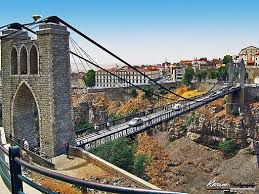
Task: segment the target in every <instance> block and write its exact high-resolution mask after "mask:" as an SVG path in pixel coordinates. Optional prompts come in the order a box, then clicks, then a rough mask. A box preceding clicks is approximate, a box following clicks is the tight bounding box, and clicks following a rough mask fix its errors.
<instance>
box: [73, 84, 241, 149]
mask: <svg viewBox="0 0 259 194" xmlns="http://www.w3.org/2000/svg"><path fill="white" fill-rule="evenodd" d="M238 89H239V88H234V89H230V88H226V89H223V90H222V93H218V94H217V93H214V94H213V96H211V97H209V98H206V99H204V100H202V101H197V102H196V103H194V104H183V105H184V106H183V107H182V108H181V109H180V110H174V111H172V110H170V111H169V110H168V111H164V112H161V114H158V115H156V116H155V117H152V118H150V119H148V120H146V121H144V122H143V123H142V124H141V125H139V126H127V127H123V128H122V129H120V130H114V131H110V132H103V133H99V134H98V135H96V138H92V137H94V136H91V137H87V138H84V137H83V138H79V139H77V145H78V146H80V147H84V148H85V149H87V150H88V149H91V148H96V147H97V146H99V145H101V144H104V143H105V142H107V141H110V140H114V139H117V138H119V137H122V136H132V135H136V134H138V133H141V132H143V131H145V130H148V129H149V128H152V127H154V126H156V125H158V124H160V123H163V122H165V121H168V120H170V119H172V118H173V117H176V116H180V115H182V114H185V113H186V112H189V111H191V110H194V109H196V108H198V107H200V106H203V105H205V104H207V103H209V102H211V101H213V100H215V99H217V98H219V97H222V96H225V95H226V94H228V93H230V92H233V91H235V90H238Z"/></svg>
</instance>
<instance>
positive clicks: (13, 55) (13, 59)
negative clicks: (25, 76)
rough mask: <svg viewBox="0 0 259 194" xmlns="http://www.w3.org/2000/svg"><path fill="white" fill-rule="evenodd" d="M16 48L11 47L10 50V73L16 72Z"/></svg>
mask: <svg viewBox="0 0 259 194" xmlns="http://www.w3.org/2000/svg"><path fill="white" fill-rule="evenodd" d="M17 57H18V55H17V50H16V49H15V48H14V47H13V48H12V50H11V74H18V59H17Z"/></svg>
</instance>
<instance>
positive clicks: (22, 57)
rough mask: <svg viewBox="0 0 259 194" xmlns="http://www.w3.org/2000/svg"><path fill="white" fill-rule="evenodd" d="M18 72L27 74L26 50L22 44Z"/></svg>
mask: <svg viewBox="0 0 259 194" xmlns="http://www.w3.org/2000/svg"><path fill="white" fill-rule="evenodd" d="M20 72H21V74H27V72H28V70H27V51H26V49H25V47H24V46H23V47H22V49H21V51H20Z"/></svg>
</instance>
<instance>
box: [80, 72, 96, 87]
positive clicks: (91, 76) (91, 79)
mask: <svg viewBox="0 0 259 194" xmlns="http://www.w3.org/2000/svg"><path fill="white" fill-rule="evenodd" d="M83 79H84V82H85V85H86V86H87V87H93V86H95V71H94V70H92V69H91V70H89V71H88V72H87V73H86V74H85V75H84V78H83Z"/></svg>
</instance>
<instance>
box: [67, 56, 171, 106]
mask: <svg viewBox="0 0 259 194" xmlns="http://www.w3.org/2000/svg"><path fill="white" fill-rule="evenodd" d="M70 53H71V54H72V55H75V56H77V57H78V58H81V59H82V60H84V61H86V62H88V63H90V64H92V65H94V66H95V67H97V68H99V69H101V70H103V71H105V72H106V73H109V74H111V75H113V76H115V77H117V78H118V79H120V80H122V81H124V82H126V83H128V84H130V85H132V86H134V87H136V88H138V89H139V90H142V91H144V92H147V93H150V94H152V95H154V96H157V97H160V98H164V99H167V100H173V101H175V99H172V98H167V97H165V96H160V95H159V94H156V93H153V92H150V91H148V90H145V89H143V88H141V87H140V86H138V85H135V84H132V83H131V82H129V81H128V80H126V79H124V78H122V77H120V76H118V75H116V74H114V73H112V72H110V71H108V70H107V69H105V68H103V67H101V66H100V65H98V64H95V63H93V62H91V61H89V60H87V59H86V58H84V57H82V56H80V55H78V54H76V53H74V52H73V51H70Z"/></svg>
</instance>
